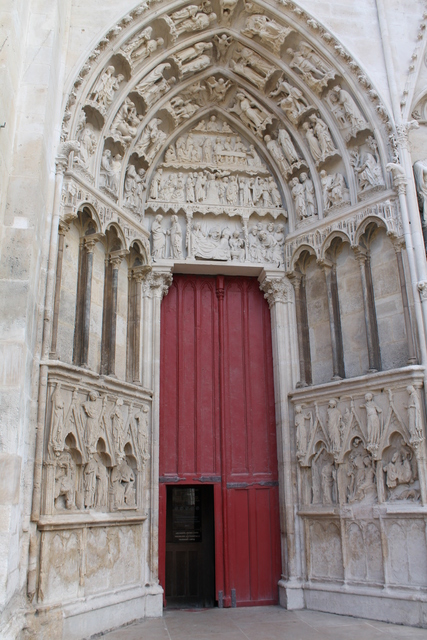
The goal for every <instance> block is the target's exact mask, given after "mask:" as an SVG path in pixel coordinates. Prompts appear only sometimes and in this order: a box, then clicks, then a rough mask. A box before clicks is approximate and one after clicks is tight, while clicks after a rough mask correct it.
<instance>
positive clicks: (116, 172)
mask: <svg viewBox="0 0 427 640" xmlns="http://www.w3.org/2000/svg"><path fill="white" fill-rule="evenodd" d="M121 170H122V156H121V155H120V154H119V153H117V154H116V155H115V156H114V157H113V156H112V154H111V151H110V149H106V150H105V151H104V153H103V154H102V158H101V167H100V171H99V177H100V187H102V188H104V189H105V190H106V191H107V192H108V193H109V194H112V195H113V196H117V194H118V192H119V185H120V174H121Z"/></svg>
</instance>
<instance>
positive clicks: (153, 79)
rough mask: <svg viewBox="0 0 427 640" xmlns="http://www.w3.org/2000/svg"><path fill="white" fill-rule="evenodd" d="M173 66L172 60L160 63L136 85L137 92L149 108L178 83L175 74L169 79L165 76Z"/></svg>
mask: <svg viewBox="0 0 427 640" xmlns="http://www.w3.org/2000/svg"><path fill="white" fill-rule="evenodd" d="M171 66H172V65H171V64H170V62H162V63H161V64H158V65H157V67H155V68H154V69H153V70H152V71H150V73H148V74H147V75H146V76H144V78H142V80H140V81H139V82H138V84H137V85H136V87H135V91H136V93H138V94H139V95H140V96H141V97H142V98H143V100H144V102H145V104H146V105H147V107H148V108H150V107H151V106H152V105H153V104H154V103H155V102H156V100H158V99H159V98H160V97H161V96H163V95H164V94H165V93H167V91H169V89H170V88H171V87H172V86H173V85H174V84H175V83H176V78H175V76H171V77H170V78H169V79H166V78H165V76H164V74H165V72H166V71H168V70H169V69H171Z"/></svg>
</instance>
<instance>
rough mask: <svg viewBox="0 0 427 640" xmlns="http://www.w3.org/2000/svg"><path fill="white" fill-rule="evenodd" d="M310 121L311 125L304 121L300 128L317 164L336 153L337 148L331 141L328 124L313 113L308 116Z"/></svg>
mask: <svg viewBox="0 0 427 640" xmlns="http://www.w3.org/2000/svg"><path fill="white" fill-rule="evenodd" d="M310 121H311V123H312V126H311V127H310V125H309V123H308V122H304V124H303V127H302V128H303V130H304V133H305V137H306V139H307V142H308V146H309V149H310V153H311V155H312V156H313V160H314V161H315V163H316V165H317V166H318V165H319V164H320V163H321V162H324V161H325V160H326V159H327V158H330V157H331V156H334V155H337V154H338V150H337V149H336V148H335V145H334V143H333V141H332V137H331V134H330V132H329V128H328V125H327V124H326V123H325V122H323V120H322V119H321V118H319V117H318V116H316V115H314V114H313V115H311V116H310ZM338 155H339V154H338Z"/></svg>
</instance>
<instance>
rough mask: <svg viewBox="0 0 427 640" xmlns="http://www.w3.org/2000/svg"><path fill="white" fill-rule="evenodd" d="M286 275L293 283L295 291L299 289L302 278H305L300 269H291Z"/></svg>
mask: <svg viewBox="0 0 427 640" xmlns="http://www.w3.org/2000/svg"><path fill="white" fill-rule="evenodd" d="M286 277H287V278H288V280H289V282H291V283H292V286H293V287H294V289H295V291H297V290H299V288H300V287H301V280H302V278H303V274H302V273H301V272H299V271H289V272H288V273H287V274H286Z"/></svg>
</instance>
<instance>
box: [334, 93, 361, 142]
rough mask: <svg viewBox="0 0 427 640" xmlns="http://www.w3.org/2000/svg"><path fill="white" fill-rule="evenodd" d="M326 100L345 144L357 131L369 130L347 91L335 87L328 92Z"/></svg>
mask: <svg viewBox="0 0 427 640" xmlns="http://www.w3.org/2000/svg"><path fill="white" fill-rule="evenodd" d="M327 100H328V102H329V104H330V105H331V109H332V111H333V113H334V115H335V117H336V119H337V122H338V126H339V128H340V129H341V130H342V132H343V136H344V139H345V141H346V142H348V141H349V140H350V138H353V137H356V136H357V134H358V132H359V131H363V130H364V129H366V128H369V125H368V123H367V122H366V120H365V118H364V117H363V115H362V112H361V111H360V109H359V107H358V106H357V104H356V102H355V101H354V100H353V98H352V97H351V95H350V94H349V92H348V91H346V90H345V89H343V88H342V87H340V86H339V85H336V86H335V87H334V88H333V89H331V91H329V93H328V95H327Z"/></svg>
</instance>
